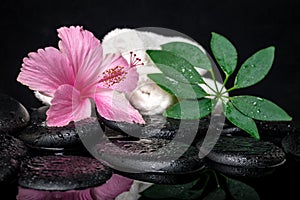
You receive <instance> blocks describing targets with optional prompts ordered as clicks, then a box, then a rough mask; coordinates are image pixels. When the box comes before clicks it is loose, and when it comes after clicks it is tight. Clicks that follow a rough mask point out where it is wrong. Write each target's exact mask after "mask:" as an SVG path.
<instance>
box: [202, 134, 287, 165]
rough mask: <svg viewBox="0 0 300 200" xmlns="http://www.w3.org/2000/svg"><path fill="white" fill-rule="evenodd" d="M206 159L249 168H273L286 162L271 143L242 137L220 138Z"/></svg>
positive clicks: (280, 152) (283, 154)
mask: <svg viewBox="0 0 300 200" xmlns="http://www.w3.org/2000/svg"><path fill="white" fill-rule="evenodd" d="M201 144H202V142H200V143H199V144H198V145H201ZM207 158H208V159H209V160H211V161H214V162H217V163H221V164H224V165H230V166H239V167H250V168H251V167H257V168H267V167H275V166H279V165H282V164H283V163H284V162H285V160H286V156H285V153H284V151H283V150H282V149H281V148H279V147H278V146H276V145H274V144H273V143H271V142H267V141H258V140H256V139H254V138H251V137H242V136H235V137H228V136H222V137H220V138H219V140H218V141H217V143H216V144H215V146H214V147H213V149H212V150H211V151H210V152H209V154H208V155H207Z"/></svg>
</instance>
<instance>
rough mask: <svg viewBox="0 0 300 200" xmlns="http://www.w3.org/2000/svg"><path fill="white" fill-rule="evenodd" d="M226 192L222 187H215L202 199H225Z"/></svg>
mask: <svg viewBox="0 0 300 200" xmlns="http://www.w3.org/2000/svg"><path fill="white" fill-rule="evenodd" d="M225 199H226V193H225V191H224V190H222V188H217V189H215V190H214V191H212V192H210V193H209V194H208V195H207V196H206V197H204V199H203V200H225Z"/></svg>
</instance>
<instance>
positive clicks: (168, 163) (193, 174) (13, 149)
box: [0, 94, 300, 199]
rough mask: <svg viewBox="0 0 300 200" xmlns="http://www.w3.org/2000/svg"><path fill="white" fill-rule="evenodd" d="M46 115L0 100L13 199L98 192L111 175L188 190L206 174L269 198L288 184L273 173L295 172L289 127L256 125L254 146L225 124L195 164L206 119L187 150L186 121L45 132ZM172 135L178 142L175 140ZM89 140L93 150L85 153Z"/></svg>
mask: <svg viewBox="0 0 300 200" xmlns="http://www.w3.org/2000/svg"><path fill="white" fill-rule="evenodd" d="M47 109H48V107H47V106H43V107H40V108H25V107H24V106H23V105H22V104H21V103H20V102H18V101H17V100H16V99H14V98H12V97H9V96H7V95H5V94H0V133H1V134H0V151H1V154H0V156H1V160H0V184H1V190H2V192H4V193H5V194H8V195H9V199H16V196H17V194H18V189H20V188H25V189H32V190H36V191H50V192H53V191H70V190H84V189H87V188H92V187H98V186H101V185H103V184H105V183H106V182H107V181H108V180H109V179H110V178H111V176H112V175H113V174H118V175H121V176H123V177H128V178H130V179H134V180H139V181H144V182H150V183H154V184H166V185H178V184H185V183H189V182H191V181H194V180H195V179H197V178H198V177H199V176H201V173H203V171H205V170H206V169H212V170H215V171H216V172H219V173H222V174H225V175H226V176H229V177H234V178H237V179H240V180H243V181H246V182H247V183H248V184H250V185H253V186H254V188H256V189H257V191H258V193H259V194H260V195H261V196H262V199H263V198H266V199H267V198H268V195H269V192H271V191H272V190H274V188H273V189H272V190H270V191H268V190H267V189H262V187H263V184H266V182H267V181H273V179H277V181H279V182H278V184H286V183H280V180H278V178H279V176H280V175H278V173H279V174H280V173H283V171H284V172H285V171H289V169H290V163H292V168H291V169H294V168H295V166H298V165H297V164H298V162H299V159H297V158H300V134H299V131H298V129H297V128H295V125H294V123H293V122H280V123H279V122H257V125H258V128H259V132H260V135H261V140H256V139H254V138H252V137H250V136H248V134H246V133H244V132H243V131H241V130H240V129H238V128H237V127H235V126H233V125H232V124H230V123H228V122H227V121H225V122H224V123H223V131H222V133H221V135H220V137H219V139H218V140H217V142H216V144H215V145H214V147H213V149H212V150H211V151H210V152H209V153H208V155H207V156H205V157H204V158H200V157H201V156H199V155H201V152H200V151H199V150H200V149H201V146H203V145H202V144H203V141H204V140H203V139H204V137H205V135H206V132H207V130H208V126H209V124H210V119H211V118H210V117H207V118H204V119H201V120H200V121H199V122H198V123H199V127H198V131H197V135H196V136H195V138H193V140H192V142H191V144H186V143H185V142H184V141H185V140H180V138H184V137H186V136H188V134H189V131H190V130H189V125H188V122H187V123H185V126H181V127H180V129H181V130H180V133H179V132H178V130H179V125H180V121H179V120H173V119H167V118H165V117H163V116H144V119H145V121H146V124H145V125H137V124H128V123H117V122H113V121H108V120H105V119H104V118H102V117H101V116H95V117H90V118H87V119H84V120H82V121H79V122H76V123H73V122H71V123H70V124H68V125H67V126H64V127H48V126H47V125H46V122H45V120H46V111H47ZM180 134H181V135H180ZM176 135H177V136H178V137H177V138H179V140H176V141H174V138H175V137H176ZM84 140H86V142H84ZM87 141H89V142H90V145H91V146H92V148H86V145H87V143H88V142H87ZM91 141H92V142H91ZM91 146H90V147H91ZM164 147H167V148H164ZM182 152H184V153H183V154H182ZM95 157H96V158H95ZM293 167H294V168H293ZM282 170H283V171H282ZM274 174H275V175H274ZM286 180H289V178H286V179H285V181H286ZM274 181H275V180H274ZM258 182H259V183H258ZM116 187H117V186H116ZM278 188H281V189H282V188H283V187H278ZM272 192H273V191H272ZM272 192H271V193H272ZM2 194H3V193H2ZM264 195H265V196H264Z"/></svg>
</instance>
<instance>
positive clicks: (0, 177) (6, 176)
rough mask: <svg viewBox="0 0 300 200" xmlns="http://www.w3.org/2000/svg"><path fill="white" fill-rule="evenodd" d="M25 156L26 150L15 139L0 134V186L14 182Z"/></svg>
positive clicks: (21, 143) (20, 142)
mask: <svg viewBox="0 0 300 200" xmlns="http://www.w3.org/2000/svg"><path fill="white" fill-rule="evenodd" d="M26 155H27V148H26V146H25V145H24V144H23V142H22V141H20V140H19V139H17V138H14V137H13V136H10V135H7V134H0V185H7V184H10V183H12V182H13V181H15V180H16V177H17V174H18V169H19V163H20V160H21V159H22V158H23V157H25V156H26Z"/></svg>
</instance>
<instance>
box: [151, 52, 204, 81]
mask: <svg viewBox="0 0 300 200" xmlns="http://www.w3.org/2000/svg"><path fill="white" fill-rule="evenodd" d="M146 52H147V54H148V55H149V56H150V58H151V60H152V61H153V62H154V63H155V65H156V66H157V68H158V69H160V71H162V73H163V74H164V75H166V76H168V77H170V78H172V79H174V80H177V81H179V82H184V83H188V84H201V83H204V81H203V79H202V77H201V76H200V74H199V73H198V72H197V71H196V69H195V68H194V66H193V65H192V64H191V63H190V62H188V61H187V60H186V59H184V58H182V57H179V56H177V55H175V54H174V53H172V52H169V51H164V50H147V51H146Z"/></svg>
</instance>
